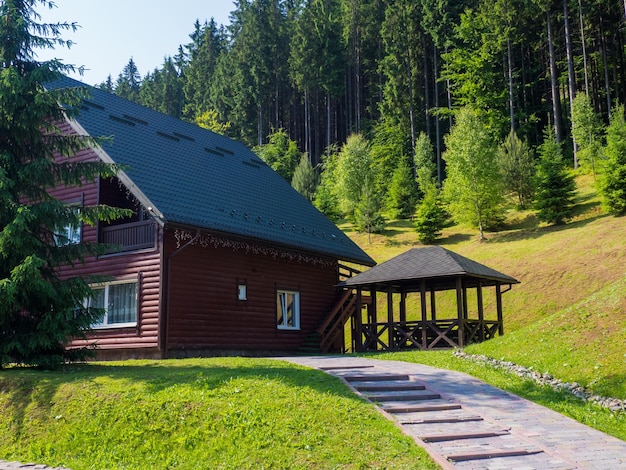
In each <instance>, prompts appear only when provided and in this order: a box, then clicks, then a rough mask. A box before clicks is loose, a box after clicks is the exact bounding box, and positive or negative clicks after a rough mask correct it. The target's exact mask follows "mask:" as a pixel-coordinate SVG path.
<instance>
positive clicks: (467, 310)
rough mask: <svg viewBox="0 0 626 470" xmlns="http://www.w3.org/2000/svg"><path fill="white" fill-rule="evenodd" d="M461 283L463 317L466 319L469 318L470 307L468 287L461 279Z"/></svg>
mask: <svg viewBox="0 0 626 470" xmlns="http://www.w3.org/2000/svg"><path fill="white" fill-rule="evenodd" d="M461 285H462V286H463V318H465V319H466V320H467V319H469V309H468V308H467V287H466V286H465V282H463V280H461Z"/></svg>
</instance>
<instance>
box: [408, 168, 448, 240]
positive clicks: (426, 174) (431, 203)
mask: <svg viewBox="0 0 626 470" xmlns="http://www.w3.org/2000/svg"><path fill="white" fill-rule="evenodd" d="M418 181H419V183H420V190H421V191H422V194H423V195H424V196H423V198H422V200H421V202H420V203H419V204H418V206H417V210H416V212H415V221H414V222H413V227H414V228H415V231H416V232H417V238H418V239H419V241H421V242H422V243H433V242H434V241H435V240H437V239H439V238H440V237H441V231H442V230H443V227H444V225H445V223H446V217H447V214H446V211H445V209H444V207H443V202H442V200H441V191H440V190H439V187H438V186H437V182H436V180H435V178H434V177H433V176H432V174H431V171H430V169H429V168H428V167H422V168H421V169H420V170H419V172H418Z"/></svg>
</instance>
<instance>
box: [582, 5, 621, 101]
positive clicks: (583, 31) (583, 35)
mask: <svg viewBox="0 0 626 470" xmlns="http://www.w3.org/2000/svg"><path fill="white" fill-rule="evenodd" d="M624 3H625V4H626V0H624ZM578 17H579V19H580V42H581V44H582V52H583V68H584V70H585V94H586V95H587V98H589V70H588V68H587V46H586V44H585V26H584V22H583V6H582V3H581V0H578Z"/></svg>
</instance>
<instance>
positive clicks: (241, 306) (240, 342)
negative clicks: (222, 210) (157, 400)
mask: <svg viewBox="0 0 626 470" xmlns="http://www.w3.org/2000/svg"><path fill="white" fill-rule="evenodd" d="M165 239H166V254H167V255H166V259H167V258H168V257H169V256H170V255H171V254H172V253H174V251H175V250H176V245H175V241H174V237H173V235H172V234H171V233H170V232H169V231H166V236H165ZM170 275H171V278H170V289H169V302H168V303H169V318H168V333H167V344H168V350H170V351H174V350H184V349H188V350H193V349H206V350H218V349H221V350H224V349H230V350H259V351H272V350H273V351H290V350H295V349H297V348H298V346H299V345H300V344H301V343H302V341H303V340H304V339H305V338H306V336H307V335H308V334H309V333H311V332H312V331H313V330H314V329H315V328H317V327H318V326H319V324H320V322H321V321H322V319H323V318H324V317H325V316H326V315H327V314H328V312H329V310H330V309H331V308H332V306H333V305H334V302H335V301H336V295H337V294H336V292H337V291H336V289H335V287H334V285H335V284H336V283H337V268H336V266H324V267H322V266H320V265H312V264H306V263H301V262H297V261H286V260H280V259H273V258H272V257H271V256H263V255H258V254H252V253H247V252H245V251H243V250H242V251H234V250H233V249H231V248H222V247H214V246H208V247H202V246H200V245H190V246H188V247H186V248H184V249H183V250H181V251H180V252H179V253H178V254H176V255H175V256H174V257H173V258H171V265H170ZM239 281H241V282H244V283H245V284H246V286H247V300H245V301H240V300H238V299H237V285H238V282H239ZM276 289H288V290H297V291H299V292H300V330H295V331H294V330H279V329H277V328H276V314H277V312H276Z"/></svg>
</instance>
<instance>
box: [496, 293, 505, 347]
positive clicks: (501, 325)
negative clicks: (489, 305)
mask: <svg viewBox="0 0 626 470" xmlns="http://www.w3.org/2000/svg"><path fill="white" fill-rule="evenodd" d="M496 309H497V311H498V334H499V335H500V336H502V335H503V334H504V321H503V319H502V290H501V289H500V283H498V284H496Z"/></svg>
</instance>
